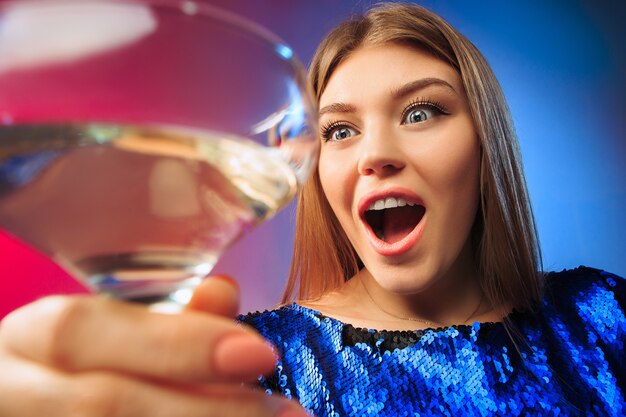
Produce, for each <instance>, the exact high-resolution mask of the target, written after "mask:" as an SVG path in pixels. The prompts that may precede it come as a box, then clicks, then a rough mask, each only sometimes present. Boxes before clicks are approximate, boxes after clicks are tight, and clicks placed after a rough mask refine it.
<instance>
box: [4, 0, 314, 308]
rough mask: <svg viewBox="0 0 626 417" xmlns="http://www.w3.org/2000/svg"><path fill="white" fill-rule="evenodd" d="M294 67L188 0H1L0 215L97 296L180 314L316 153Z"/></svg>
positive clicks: (270, 41) (227, 17) (310, 116)
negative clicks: (229, 250) (198, 287)
mask: <svg viewBox="0 0 626 417" xmlns="http://www.w3.org/2000/svg"><path fill="white" fill-rule="evenodd" d="M314 109H315V107H314V106H313V104H312V101H311V99H310V96H309V94H308V91H307V90H306V87H305V82H304V75H303V70H302V67H301V66H300V64H299V63H298V62H297V61H296V60H295V59H294V57H293V53H292V50H291V49H290V48H289V47H288V46H287V45H286V44H284V43H283V42H282V41H280V40H279V39H278V38H276V37H275V36H274V35H272V34H271V33H269V32H268V31H266V30H265V29H263V28H261V27H259V26H258V25H256V24H254V23H252V22H249V21H246V20H244V19H243V18H241V17H238V16H236V15H233V14H231V13H229V12H226V11H224V10H220V9H217V8H215V7H212V6H210V5H208V4H206V3H201V2H193V1H167V0H144V1H129V0H125V1H117V0H112V1H105V0H37V1H35V0H19V1H9V2H2V3H0V227H2V228H4V229H5V230H6V231H7V232H9V233H10V234H13V235H14V236H16V237H17V238H18V239H21V240H23V241H24V242H26V243H27V244H30V245H31V246H33V247H34V248H36V249H38V250H39V251H41V252H43V253H45V254H46V255H47V256H49V257H50V258H51V259H53V260H54V261H55V262H57V263H58V264H59V265H60V266H61V267H63V268H64V269H65V270H67V271H68V272H69V273H70V274H71V275H73V276H74V277H75V278H76V279H78V280H80V281H81V282H83V283H85V284H86V285H87V286H88V287H89V288H91V289H92V290H94V291H95V292H98V293H103V294H107V295H109V296H112V297H115V298H119V299H123V300H129V301H135V302H140V303H145V304H149V305H150V306H152V308H153V309H156V310H159V311H178V310H180V309H181V307H182V306H184V304H185V303H186V302H187V301H188V300H189V298H190V296H191V293H192V292H193V289H194V287H195V286H196V285H198V284H199V283H200V282H201V280H202V279H203V278H204V277H206V276H207V274H208V273H209V272H210V271H211V269H212V267H213V265H214V264H215V263H216V261H217V259H218V258H219V256H220V254H221V253H222V252H223V251H224V249H225V248H227V247H228V246H229V245H230V244H232V243H233V242H234V241H235V240H236V239H237V238H239V237H240V236H241V235H242V234H243V233H246V232H247V231H249V230H251V229H252V228H254V227H255V226H256V225H258V224H259V223H261V222H263V221H264V220H266V219H269V218H271V217H272V216H273V215H274V214H275V213H276V212H277V211H278V210H279V209H280V208H282V207H283V206H285V205H286V204H287V203H288V202H289V201H290V200H291V199H292V197H293V196H294V194H295V193H296V191H297V189H298V187H299V186H300V185H302V184H303V182H304V181H305V179H306V178H307V176H308V174H309V172H310V171H311V169H312V167H313V166H314V164H315V162H316V157H317V153H318V146H319V145H318V141H317V140H316V138H315V134H314V132H315V131H316V130H317V129H316V123H317V121H316V113H315V110H314Z"/></svg>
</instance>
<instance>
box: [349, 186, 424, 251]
mask: <svg viewBox="0 0 626 417" xmlns="http://www.w3.org/2000/svg"><path fill="white" fill-rule="evenodd" d="M358 210H359V216H360V218H361V220H362V222H363V225H364V226H365V229H366V230H367V232H368V238H369V242H370V244H371V245H372V246H373V248H374V249H375V250H376V251H377V252H378V253H380V254H381V255H384V256H393V255H400V254H402V253H404V252H406V251H408V250H409V249H411V248H412V247H413V246H414V245H415V244H416V243H417V241H418V240H419V238H420V237H421V235H422V233H423V230H424V226H425V223H426V218H425V215H426V207H425V206H424V203H423V202H422V199H421V198H420V197H419V196H418V195H417V194H415V193H413V192H412V191H410V190H406V189H400V188H395V189H389V190H385V191H376V192H373V193H370V194H368V195H366V196H365V197H363V198H362V199H361V200H360V202H359V205H358Z"/></svg>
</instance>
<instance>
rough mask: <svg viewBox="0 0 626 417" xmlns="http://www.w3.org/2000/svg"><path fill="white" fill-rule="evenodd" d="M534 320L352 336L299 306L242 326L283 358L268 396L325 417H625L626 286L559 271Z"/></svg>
mask: <svg viewBox="0 0 626 417" xmlns="http://www.w3.org/2000/svg"><path fill="white" fill-rule="evenodd" d="M546 286H547V290H546V297H545V300H544V302H543V305H542V307H541V309H540V311H539V312H538V313H536V314H532V315H531V314H530V313H520V312H513V313H511V315H510V316H509V318H510V320H511V321H512V323H513V324H514V325H515V327H516V328H517V329H518V331H519V332H521V334H522V335H523V337H524V339H525V340H526V342H525V343H519V344H518V346H519V350H520V352H521V355H520V353H518V351H517V350H516V347H515V345H514V344H513V342H512V341H511V338H510V337H509V336H508V334H507V331H506V329H505V328H504V326H503V325H502V324H501V323H475V324H473V325H461V326H453V327H448V328H440V329H427V330H424V331H414V332H410V331H373V330H366V329H359V328H355V327H353V326H351V325H349V324H344V323H342V322H340V321H338V320H335V319H333V318H330V317H326V316H324V315H323V314H321V313H320V312H318V311H315V310H311V309H308V308H305V307H302V306H299V305H297V304H291V305H287V306H284V307H282V308H279V309H277V310H273V311H266V312H263V313H252V314H249V315H247V316H242V317H241V318H240V319H241V320H242V321H244V322H245V323H248V324H249V325H251V326H253V327H254V328H256V329H257V330H258V331H259V332H260V333H261V334H262V335H263V336H265V337H266V338H267V339H269V340H270V341H271V342H272V343H273V344H274V345H275V346H276V347H277V348H278V349H279V351H280V354H281V358H282V359H281V361H280V362H279V364H278V367H277V370H276V373H275V374H274V375H272V376H269V377H267V378H262V379H261V384H262V385H263V386H264V387H265V389H266V390H267V391H268V393H269V392H273V393H280V394H282V395H285V396H287V397H289V398H295V399H298V400H299V401H300V403H301V404H302V405H303V406H304V407H305V408H306V409H308V410H310V411H311V412H312V413H313V414H315V415H316V416H318V417H323V416H355V417H357V416H358V417H364V416H393V417H400V416H431V415H444V416H491V415H502V416H571V415H573V416H578V415H581V416H583V415H584V416H587V415H597V416H623V415H625V414H626V404H625V399H624V396H625V395H624V393H625V392H626V361H625V359H624V354H623V349H624V344H625V342H626V319H625V318H624V310H625V307H626V282H625V281H624V280H623V279H622V278H619V277H617V276H615V275H612V274H609V273H606V272H603V271H599V270H595V269H591V268H586V267H580V268H577V269H574V270H568V271H562V272H558V273H550V274H548V275H547V277H546Z"/></svg>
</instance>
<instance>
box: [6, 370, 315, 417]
mask: <svg viewBox="0 0 626 417" xmlns="http://www.w3.org/2000/svg"><path fill="white" fill-rule="evenodd" d="M0 364H2V369H3V378H2V379H0V392H2V394H3V395H2V396H0V415H2V416H3V417H18V416H19V417H31V416H32V417H35V416H37V417H39V416H48V417H54V416H74V415H80V416H90V417H142V416H149V417H161V416H163V417H166V416H167V417H169V416H176V415H179V416H180V415H184V416H189V417H195V416H198V417H200V416H201V417H211V416H267V417H270V416H272V417H274V416H279V417H287V416H290V417H292V416H293V417H295V416H301V417H304V416H306V415H307V414H304V412H303V411H302V409H301V408H300V407H299V406H297V405H296V404H295V403H294V402H290V401H287V400H285V399H284V398H281V397H279V396H275V397H270V396H268V395H266V394H264V393H262V392H260V391H258V390H252V389H250V388H243V387H240V386H234V385H220V386H199V385H198V386H186V385H181V386H174V385H159V384H153V383H149V382H146V381H144V380H139V379H133V378H128V377H124V376H122V375H118V374H114V373H109V372H87V373H78V374H66V373H63V372H58V371H54V370H51V369H47V368H44V367H42V366H40V365H37V364H34V363H31V362H28V361H25V360H11V361H6V360H4V361H0Z"/></svg>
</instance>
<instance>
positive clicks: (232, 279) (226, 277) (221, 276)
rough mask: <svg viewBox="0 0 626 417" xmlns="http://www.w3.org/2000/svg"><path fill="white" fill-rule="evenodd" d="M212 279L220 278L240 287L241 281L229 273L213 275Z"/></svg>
mask: <svg viewBox="0 0 626 417" xmlns="http://www.w3.org/2000/svg"><path fill="white" fill-rule="evenodd" d="M211 279H219V280H221V281H224V282H227V283H229V284H230V285H232V286H233V287H235V288H237V289H239V283H238V282H237V281H236V280H235V279H234V278H232V277H229V276H228V275H212V276H211Z"/></svg>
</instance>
